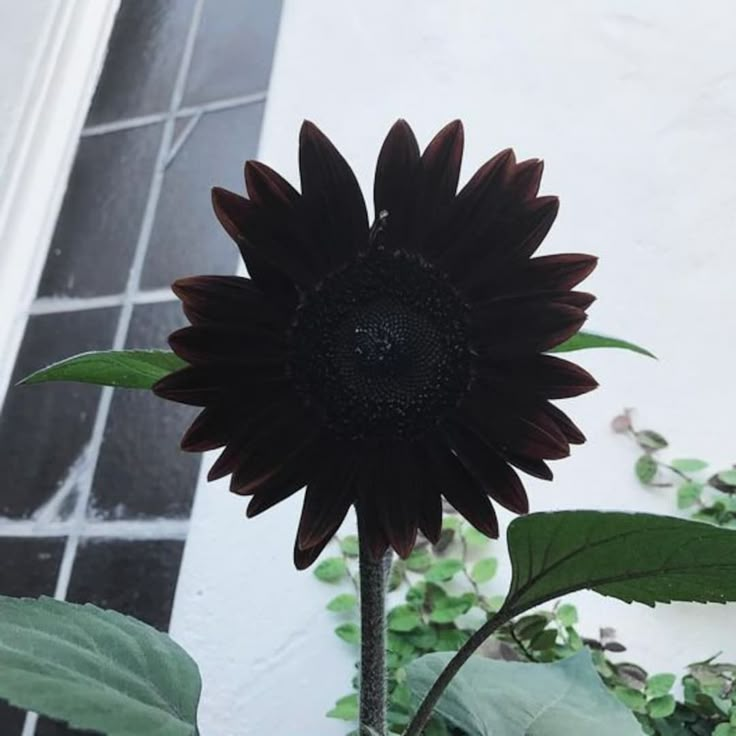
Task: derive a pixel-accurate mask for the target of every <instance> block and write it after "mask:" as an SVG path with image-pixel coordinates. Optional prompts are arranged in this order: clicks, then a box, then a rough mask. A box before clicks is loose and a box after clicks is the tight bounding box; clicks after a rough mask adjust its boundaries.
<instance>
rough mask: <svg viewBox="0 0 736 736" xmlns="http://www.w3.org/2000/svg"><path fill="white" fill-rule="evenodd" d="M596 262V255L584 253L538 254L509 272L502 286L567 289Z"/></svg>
mask: <svg viewBox="0 0 736 736" xmlns="http://www.w3.org/2000/svg"><path fill="white" fill-rule="evenodd" d="M597 263H598V259H597V258H596V257H595V256H588V255H585V254H583V253H560V254H557V255H551V256H538V257H537V258H532V259H531V260H529V261H527V262H526V263H524V264H523V265H522V266H521V267H520V268H519V269H518V270H517V271H515V272H513V273H510V274H509V275H508V278H507V279H506V281H505V283H504V284H502V287H503V289H504V292H505V293H516V292H522V291H540V290H543V289H544V290H562V291H566V290H568V289H572V288H574V287H575V286H577V285H578V284H579V283H580V282H581V281H583V279H585V278H586V277H587V276H589V275H590V274H591V272H592V271H593V270H594V269H595V267H596V265H597Z"/></svg>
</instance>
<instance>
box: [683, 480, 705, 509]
mask: <svg viewBox="0 0 736 736" xmlns="http://www.w3.org/2000/svg"><path fill="white" fill-rule="evenodd" d="M702 491H703V486H702V485H701V484H700V483H693V482H692V481H687V482H685V483H683V484H682V485H681V486H680V487H679V488H678V489H677V508H678V509H689V508H690V507H691V506H693V505H695V504H696V503H697V502H698V499H699V498H700V494H701V493H702Z"/></svg>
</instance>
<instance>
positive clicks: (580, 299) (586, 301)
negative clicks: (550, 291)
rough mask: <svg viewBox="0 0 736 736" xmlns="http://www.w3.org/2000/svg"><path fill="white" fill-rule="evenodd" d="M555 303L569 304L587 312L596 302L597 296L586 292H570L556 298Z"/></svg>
mask: <svg viewBox="0 0 736 736" xmlns="http://www.w3.org/2000/svg"><path fill="white" fill-rule="evenodd" d="M555 301H556V302H558V303H559V304H569V305H570V306H571V307H577V308H578V309H582V310H586V309H588V307H589V306H590V305H591V304H592V303H593V302H594V301H595V296H593V294H589V293H587V292H585V291H568V292H567V293H566V294H561V295H560V296H557V297H555Z"/></svg>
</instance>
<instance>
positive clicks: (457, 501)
mask: <svg viewBox="0 0 736 736" xmlns="http://www.w3.org/2000/svg"><path fill="white" fill-rule="evenodd" d="M426 464H427V467H429V468H431V469H432V473H433V474H434V476H435V477H436V478H437V482H438V483H439V484H440V486H441V488H442V495H443V496H444V497H445V498H446V499H447V501H448V502H449V503H450V505H451V506H452V507H453V508H454V509H455V510H456V511H457V512H458V513H459V514H461V515H462V516H463V517H465V518H466V519H467V520H468V521H469V522H470V523H471V524H472V525H473V526H474V527H475V528H476V529H477V530H478V531H480V532H482V533H483V534H485V535H487V536H489V537H492V538H496V537H498V519H497V518H496V512H495V511H494V509H493V505H492V504H491V502H490V501H489V500H488V496H487V495H486V494H485V492H484V491H483V488H482V487H481V485H480V483H479V482H478V481H477V480H476V479H475V478H474V477H473V476H472V475H471V474H470V472H469V471H468V470H467V469H466V468H465V467H464V466H463V464H462V463H461V462H460V460H459V459H458V458H457V457H456V456H455V455H454V454H453V453H451V452H450V450H449V449H448V448H446V447H444V446H442V445H437V446H435V447H434V448H432V449H430V450H429V451H428V452H427V455H426Z"/></svg>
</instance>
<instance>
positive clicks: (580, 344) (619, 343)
mask: <svg viewBox="0 0 736 736" xmlns="http://www.w3.org/2000/svg"><path fill="white" fill-rule="evenodd" d="M588 348H620V349H621V350H631V351H633V352H635V353H640V354H641V355H648V356H649V357H650V358H656V357H657V356H656V355H654V354H653V353H650V352H649V351H648V350H647V349H646V348H643V347H641V346H639V345H635V344H634V343H633V342H628V341H627V340H620V339H619V338H617V337H606V336H605V335H598V334H596V333H595V332H584V331H582V330H581V331H580V332H578V333H577V334H575V335H573V336H572V337H571V338H570V339H569V340H565V342H563V343H560V344H559V345H557V346H556V347H554V348H552V350H550V351H549V352H550V353H569V352H571V351H572V350H587V349H588Z"/></svg>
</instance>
